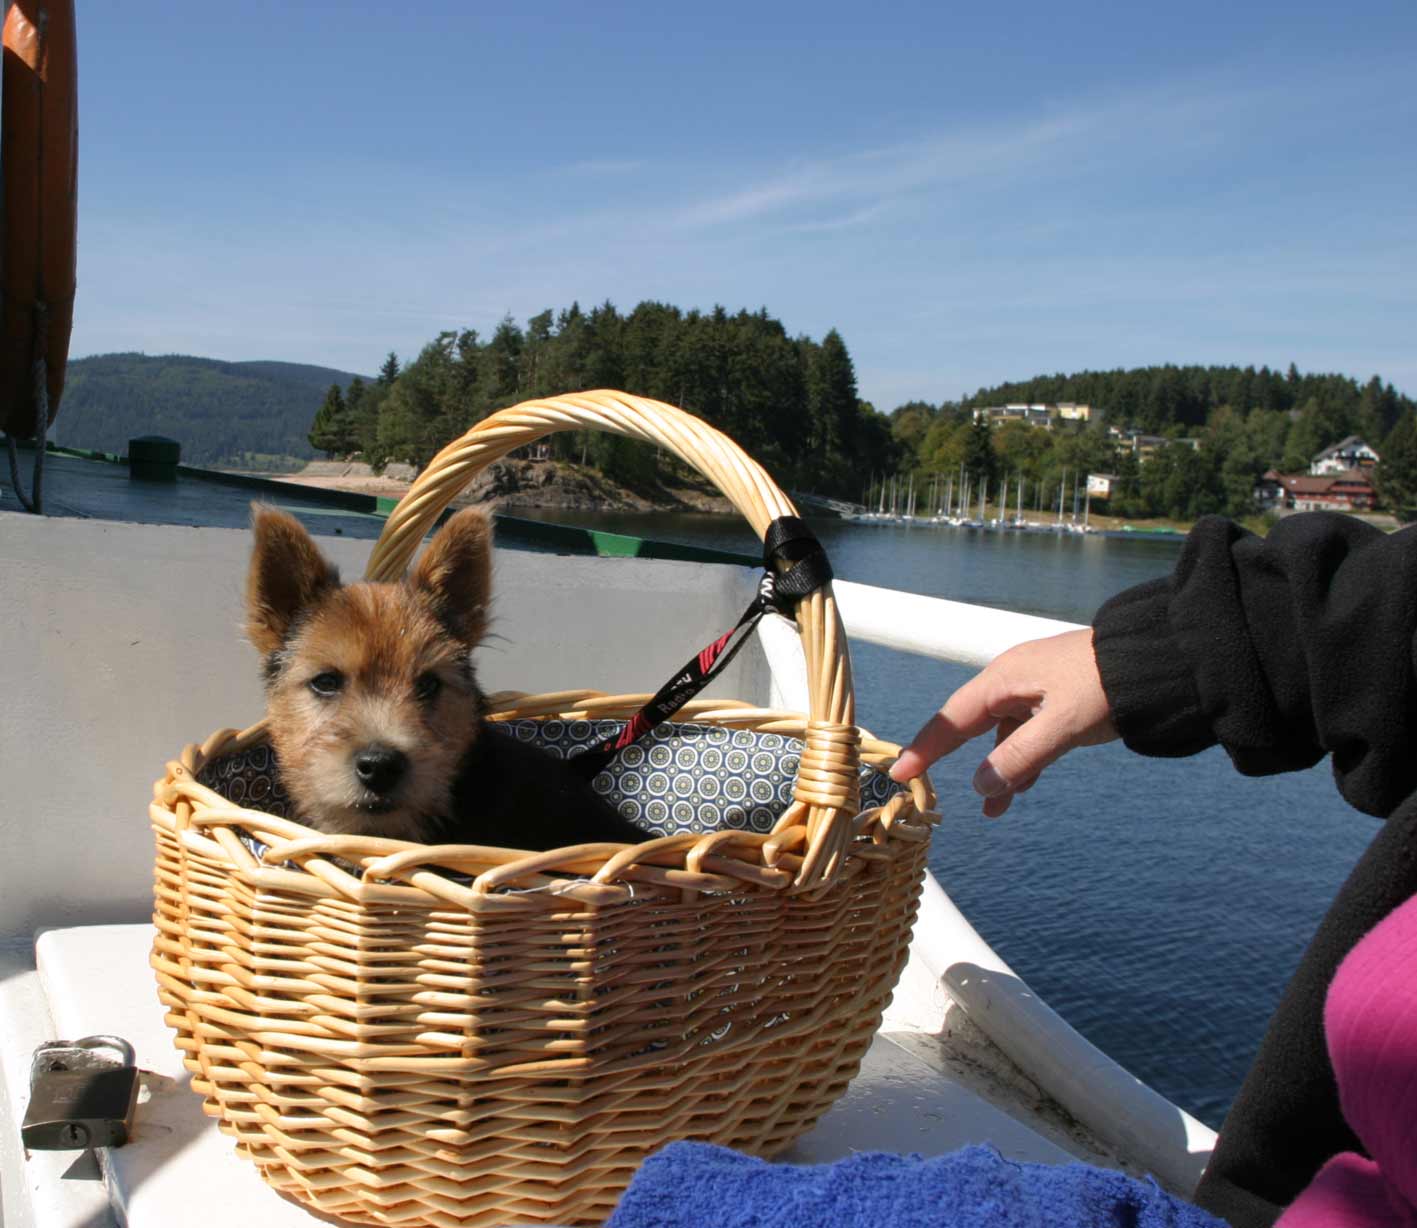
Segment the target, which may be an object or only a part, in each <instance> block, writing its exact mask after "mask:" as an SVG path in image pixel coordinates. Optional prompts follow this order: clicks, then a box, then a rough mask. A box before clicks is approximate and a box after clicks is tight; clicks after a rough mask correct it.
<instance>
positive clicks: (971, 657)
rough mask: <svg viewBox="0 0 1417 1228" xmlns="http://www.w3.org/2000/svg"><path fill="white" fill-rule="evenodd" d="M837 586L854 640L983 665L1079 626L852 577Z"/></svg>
mask: <svg viewBox="0 0 1417 1228" xmlns="http://www.w3.org/2000/svg"><path fill="white" fill-rule="evenodd" d="M832 588H833V590H834V591H835V593H836V603H837V608H838V609H839V610H840V611H841V621H842V622H843V623H844V624H845V625H846V631H847V634H848V635H850V636H852V637H853V638H854V639H858V640H863V641H865V642H866V643H868V644H881V645H883V646H884V647H886V648H898V649H900V650H901V651H902V652H913V653H916V654H918V655H920V656H923V657H933V658H934V659H935V660H937V661H954V662H957V663H958V664H960V665H974V666H979V667H982V666H985V665H987V664H989V662H990V661H992V660H993V659H994V658H995V657H997V656H998V655H999V654H1000V653H1001V652H1004V651H1006V650H1007V649H1009V648H1012V647H1013V646H1014V645H1015V644H1022V643H1023V642H1024V641H1025V640H1036V639H1041V638H1043V637H1044V636H1048V635H1061V634H1062V633H1063V632H1064V631H1076V630H1078V626H1079V624H1077V623H1069V622H1063V621H1062V620H1061V619H1057V618H1041V617H1039V616H1038V615H1036V614H1017V613H1015V612H1014V611H1012V610H996V609H994V608H992V607H991V606H982V605H968V604H966V603H965V602H963V601H946V600H945V599H944V598H942V597H922V596H920V595H919V594H918V593H903V592H900V591H898V590H896V589H889V588H876V587H874V586H872V585H870V584H855V583H852V582H851V581H849V580H837V581H835V582H834V583H833V584H832Z"/></svg>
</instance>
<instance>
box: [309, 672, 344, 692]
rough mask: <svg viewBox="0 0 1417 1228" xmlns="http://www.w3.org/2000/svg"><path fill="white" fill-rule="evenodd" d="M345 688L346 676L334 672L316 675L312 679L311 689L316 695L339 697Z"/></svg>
mask: <svg viewBox="0 0 1417 1228" xmlns="http://www.w3.org/2000/svg"><path fill="white" fill-rule="evenodd" d="M343 686H344V675H343V674H340V673H336V672H335V671H334V670H326V671H325V673H323V674H316V675H315V676H314V677H313V678H311V679H310V689H311V690H312V691H314V692H315V694H316V695H324V696H330V695H338V694H339V693H340V688H341V687H343Z"/></svg>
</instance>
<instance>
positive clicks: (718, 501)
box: [268, 460, 1398, 538]
mask: <svg viewBox="0 0 1417 1228" xmlns="http://www.w3.org/2000/svg"><path fill="white" fill-rule="evenodd" d="M268 476H272V475H268ZM274 476H277V480H278V481H282V482H290V483H292V484H295V485H303V486H316V487H321V488H324V489H328V490H347V491H352V492H355V493H357V494H367V495H383V496H386V497H389V498H395V499H397V498H401V497H402V496H403V495H404V494H405V493H407V491H408V489H409V487H410V486H411V485H412V481H413V477H414V470H413V467H412V466H407V465H397V464H395V465H391V466H389V467H387V468H386V469H385V470H384V472H382V473H375V472H374V470H373V469H372V467H371V466H369V465H367V464H364V463H362V462H357V461H312V462H310V464H309V465H307V466H306V467H305V468H304V469H302V470H301V471H299V472H298V473H288V474H280V475H274ZM484 502H492V503H494V504H495V505H496V506H497V508H498V509H499V510H504V511H507V512H515V511H521V510H537V511H562V512H571V513H575V512H664V513H667V514H670V515H673V514H679V513H686V512H688V513H694V514H709V515H723V516H736V515H737V513H736V512H735V511H734V510H733V507H732V505H731V504H730V503H729V502H728V500H727V499H725V498H724V497H723V496H722V495H720V494H718V493H717V491H715V490H714V489H713V488H712V487H711V486H710V485H709V484H708V483H707V482H706V481H704V480H702V479H699V478H697V475H693V477H692V478H691V479H690V480H689V481H688V482H687V483H686V484H684V485H677V486H675V485H664V486H660V487H659V488H657V489H654V490H648V491H646V490H640V491H634V490H630V489H629V488H627V487H623V486H620V485H618V484H616V483H614V482H612V481H610V480H608V479H606V478H605V477H604V476H603V475H601V474H598V473H596V472H594V471H592V470H588V469H583V468H581V467H580V466H577V465H571V464H562V463H560V462H555V461H545V462H529V461H515V460H502V461H498V462H497V463H496V464H494V465H492V466H490V467H489V468H488V470H487V471H486V472H484V473H483V474H481V475H479V477H478V479H477V480H476V481H475V482H474V483H473V484H472V486H470V487H469V488H468V489H467V490H466V491H464V492H463V494H462V495H460V496H459V497H458V499H457V500H455V506H459V507H461V506H466V505H468V504H473V503H484ZM809 514H810V513H809ZM1010 514H1011V513H1010ZM985 515H986V518H987V519H990V520H992V519H995V518H996V517H998V516H999V515H1000V509H999V507H998V505H997V504H994V503H989V504H987V505H986V508H985ZM1360 518H1361V519H1364V520H1367V521H1369V522H1370V523H1373V524H1376V525H1377V526H1378V527H1379V528H1382V529H1388V530H1391V529H1395V528H1397V527H1398V524H1397V521H1396V520H1395V519H1394V518H1393V517H1391V516H1388V515H1384V514H1375V515H1364V516H1362V517H1360ZM1276 519H1277V517H1276V516H1275V515H1273V514H1270V515H1252V516H1247V517H1243V518H1241V523H1242V524H1243V525H1244V526H1245V527H1246V528H1248V529H1250V530H1251V531H1252V532H1255V533H1259V534H1261V535H1263V534H1264V533H1266V532H1268V531H1269V529H1270V528H1271V527H1272V526H1273V525H1274V523H1275V522H1276ZM1024 520H1025V521H1026V522H1027V523H1029V524H1033V525H1038V526H1042V527H1051V526H1053V525H1055V524H1056V523H1057V513H1056V512H1052V513H1049V512H1044V513H1038V512H1032V511H1030V512H1025V513H1024ZM1071 521H1072V517H1071V515H1067V516H1065V517H1064V522H1065V523H1069V522H1071ZM918 523H920V524H921V526H922V527H925V526H926V524H927V522H926V521H925V520H923V519H922V520H921V521H920V522H918ZM1088 523H1089V524H1090V525H1091V526H1092V527H1093V528H1095V529H1097V530H1099V531H1104V532H1105V531H1116V530H1122V529H1124V528H1128V527H1129V528H1131V529H1134V530H1135V531H1136V535H1137V537H1139V538H1145V537H1148V536H1155V537H1163V536H1165V537H1169V536H1172V535H1182V536H1183V535H1185V534H1186V533H1189V532H1190V530H1191V528H1192V526H1193V525H1194V523H1195V522H1194V521H1186V520H1170V519H1166V518H1156V519H1150V520H1137V519H1128V518H1126V517H1122V516H1109V515H1107V514H1106V513H1105V512H1104V513H1093V514H1091V515H1090V516H1089V517H1088Z"/></svg>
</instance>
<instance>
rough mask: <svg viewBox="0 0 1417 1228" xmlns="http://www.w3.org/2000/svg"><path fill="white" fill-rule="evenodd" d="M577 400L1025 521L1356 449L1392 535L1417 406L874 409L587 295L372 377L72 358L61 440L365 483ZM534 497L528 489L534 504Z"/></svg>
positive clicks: (569, 465) (1212, 489)
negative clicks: (655, 408) (1102, 491)
mask: <svg viewBox="0 0 1417 1228" xmlns="http://www.w3.org/2000/svg"><path fill="white" fill-rule="evenodd" d="M944 343H945V342H943V341H942V344H944ZM577 388H622V389H625V390H626V391H628V392H631V393H635V394H638V395H642V396H647V397H651V398H654V399H657V400H660V401H665V402H668V403H669V404H672V405H679V406H682V407H683V408H684V409H686V410H688V411H689V412H691V413H694V414H696V415H697V416H699V417H701V418H703V419H704V420H706V421H708V422H709V423H711V424H712V425H714V426H716V427H718V428H719V429H720V430H722V431H724V432H725V433H726V434H728V435H729V436H731V437H732V438H733V439H735V440H736V441H737V442H738V444H739V445H740V446H741V447H742V448H743V449H744V451H746V452H747V453H748V454H749V455H751V456H753V457H754V458H755V459H756V460H757V461H759V462H760V463H761V464H762V465H763V466H764V467H765V468H766V469H767V470H768V471H769V472H770V473H772V474H773V476H774V477H775V478H776V479H777V481H778V482H779V483H780V484H781V485H782V486H783V487H784V488H786V489H787V490H790V491H797V492H801V493H804V494H816V495H824V496H831V497H834V498H838V499H844V500H847V501H850V502H852V503H857V504H864V505H866V506H867V507H870V508H873V509H874V508H877V507H879V506H880V502H881V495H880V492H882V490H883V489H889V490H891V491H892V492H894V493H895V494H896V495H903V494H904V493H905V492H908V491H911V490H913V491H914V492H916V494H917V495H918V496H922V497H923V492H926V491H930V492H932V499H931V503H932V505H934V504H938V502H939V498H938V495H939V494H941V493H944V492H947V491H949V490H951V489H952V490H953V492H954V494H955V495H958V493H959V491H960V489H961V485H962V483H963V484H964V485H967V488H968V489H969V490H970V491H981V490H984V491H988V492H989V493H997V492H998V490H999V488H1000V486H1001V485H1002V484H1004V483H1007V484H1008V486H1009V488H1010V489H1011V490H1017V489H1018V487H1019V485H1020V483H1021V484H1022V487H1023V489H1024V498H1023V503H1024V505H1025V507H1035V508H1056V507H1057V505H1058V500H1059V496H1060V493H1061V494H1062V495H1063V497H1064V501H1065V503H1067V504H1068V505H1069V507H1070V506H1071V492H1072V488H1073V486H1074V484H1077V483H1078V480H1079V476H1080V475H1087V474H1100V475H1107V476H1108V478H1109V481H1108V487H1109V496H1110V497H1109V499H1108V500H1107V502H1106V503H1105V504H1103V505H1099V501H1098V500H1097V499H1094V500H1093V503H1092V512H1093V513H1094V514H1095V515H1098V516H1101V515H1103V514H1106V515H1110V516H1111V517H1113V518H1116V519H1118V520H1120V521H1122V522H1123V523H1132V524H1137V525H1151V526H1159V525H1163V524H1172V525H1182V524H1189V523H1192V522H1194V521H1195V520H1196V519H1198V518H1199V517H1201V516H1203V515H1206V514H1209V513H1222V514H1225V515H1228V516H1231V517H1234V518H1236V519H1241V520H1244V519H1246V518H1249V517H1251V516H1253V514H1254V511H1255V499H1254V492H1255V488H1256V484H1257V482H1258V480H1259V479H1260V478H1261V477H1262V475H1263V474H1265V473H1266V472H1267V471H1268V470H1270V469H1275V470H1277V471H1278V472H1280V473H1285V474H1298V473H1303V472H1306V471H1307V470H1308V468H1309V465H1310V463H1311V462H1312V460H1313V458H1314V457H1315V456H1316V455H1318V454H1319V453H1320V452H1322V451H1323V450H1324V449H1325V448H1328V447H1329V446H1330V445H1332V444H1335V443H1338V442H1339V441H1341V440H1344V439H1346V438H1347V437H1348V436H1350V435H1352V436H1359V437H1361V439H1362V440H1364V441H1365V442H1366V443H1368V444H1369V445H1371V446H1372V447H1373V448H1374V449H1375V450H1376V451H1377V453H1378V455H1379V456H1380V458H1381V462H1380V464H1379V465H1378V466H1377V469H1376V471H1375V472H1373V473H1372V477H1373V480H1374V482H1375V484H1376V488H1377V494H1378V496H1379V502H1380V504H1381V505H1382V506H1384V507H1385V508H1386V509H1387V510H1389V511H1391V512H1393V513H1395V514H1396V515H1397V517H1398V519H1399V520H1403V521H1406V520H1410V519H1415V518H1417V402H1414V401H1413V400H1412V399H1411V398H1410V397H1408V396H1406V395H1405V394H1402V393H1399V392H1398V391H1397V390H1396V389H1394V387H1393V386H1392V384H1391V383H1387V382H1384V380H1383V379H1382V378H1380V377H1379V376H1377V375H1374V376H1372V377H1371V378H1369V379H1368V380H1367V382H1366V383H1360V382H1359V381H1358V380H1356V379H1354V378H1351V377H1349V376H1346V375H1341V374H1332V373H1330V374H1316V373H1301V372H1300V371H1299V370H1298V369H1297V368H1296V367H1295V366H1294V365H1293V364H1290V366H1289V368H1288V370H1287V371H1286V372H1281V371H1279V370H1277V369H1271V368H1269V367H1267V366H1262V367H1260V368H1258V369H1256V368H1254V367H1252V366H1251V367H1238V366H1228V367H1223V366H1176V365H1164V366H1151V367H1138V368H1134V369H1131V370H1112V371H1081V372H1075V373H1073V374H1067V375H1065V374H1056V375H1045V376H1037V377H1035V378H1033V379H1030V380H1024V381H1019V382H1012V383H1003V384H998V385H995V386H993V387H988V388H981V389H979V390H978V391H977V392H976V393H974V394H973V395H972V396H967V397H963V398H961V399H959V400H944V401H939V402H931V401H925V400H913V401H907V402H906V403H904V404H902V405H898V406H896V407H895V408H894V409H892V410H890V411H889V412H881V410H880V409H878V407H876V406H874V405H872V404H871V403H870V402H868V401H866V400H864V399H863V398H862V397H861V396H860V395H859V393H858V389H857V384H856V374H855V367H854V363H853V361H852V356H851V354H850V352H849V350H848V349H847V345H846V342H845V340H844V339H843V338H842V337H841V335H840V334H839V333H838V332H836V331H835V330H831V331H829V332H827V333H826V335H825V336H823V337H822V338H821V339H820V340H817V339H814V338H812V337H808V336H804V335H791V334H789V333H788V331H787V329H786V327H785V326H784V325H783V323H782V321H780V320H778V319H776V318H774V317H773V316H771V315H769V314H768V312H767V310H766V309H760V310H757V311H752V312H750V311H739V312H737V313H736V314H730V313H729V312H728V311H726V310H725V309H724V308H722V307H716V308H714V309H713V310H712V311H709V312H701V311H697V310H693V311H684V310H681V309H680V308H678V307H674V306H671V305H669V304H665V303H657V302H643V303H640V304H639V305H638V306H636V307H635V308H633V309H632V310H631V311H629V312H628V313H622V312H620V311H619V310H617V309H616V308H615V306H614V305H613V304H611V303H608V302H607V303H603V304H601V305H600V306H598V307H593V308H591V309H590V310H582V308H581V307H580V306H579V305H578V304H575V303H573V304H571V306H570V307H567V308H565V309H563V310H561V311H559V312H558V311H551V310H547V311H543V312H541V313H540V314H539V315H535V316H532V317H531V318H530V319H529V320H527V321H526V322H525V323H524V324H522V323H518V322H517V321H515V320H513V319H512V318H511V317H507V318H505V319H503V320H502V321H501V323H500V324H498V325H497V327H496V329H495V330H493V332H492V333H491V335H490V336H487V337H483V336H481V335H479V334H478V333H477V331H476V330H473V329H461V330H447V331H444V332H441V333H439V334H438V335H437V336H436V337H435V338H433V340H431V341H429V342H428V343H427V344H426V345H424V346H423V347H422V349H421V350H420V351H419V353H418V354H417V355H416V356H415V357H414V358H413V359H412V360H411V361H401V360H400V359H399V358H398V356H397V355H395V354H393V353H390V354H389V356H388V358H387V360H386V361H385V362H384V364H383V367H382V368H381V369H380V371H379V372H378V374H377V375H375V376H369V377H364V376H360V375H354V374H350V373H346V372H341V371H336V370H333V369H331V368H326V367H314V366H308V365H302V364H293V363H280V362H266V361H261V362H241V363H229V362H221V361H217V360H214V359H203V358H190V357H183V356H174V355H168V356H165V357H162V356H160V357H148V356H146V355H140V354H115V355H100V356H94V357H89V358H83V359H77V360H75V361H73V362H71V363H70V372H69V383H68V388H67V391H66V394H65V403H64V412H63V415H62V416H61V418H60V420H59V423H58V424H57V432H56V438H57V439H62V440H63V441H64V442H66V443H70V444H74V445H77V446H83V447H89V448H95V449H98V450H101V451H112V452H121V451H122V450H123V449H124V447H125V445H126V442H127V440H128V439H130V438H132V437H133V436H135V435H141V434H153V433H156V434H163V435H168V436H171V437H172V438H174V439H177V440H179V441H180V442H181V444H182V450H183V456H184V457H185V458H186V459H187V460H188V461H189V463H192V464H198V465H206V466H221V467H227V468H231V469H238V470H253V471H258V472H262V473H265V474H267V475H275V474H278V473H282V472H290V471H291V470H299V469H300V468H301V466H302V465H304V464H305V463H306V462H308V461H309V460H311V459H312V458H313V457H314V456H315V455H316V454H317V453H323V454H325V455H326V456H329V457H338V458H343V459H344V460H348V461H354V462H364V463H367V464H368V465H369V466H370V474H369V475H368V476H370V477H373V476H374V475H376V474H379V473H389V472H392V471H393V469H394V468H396V467H397V466H399V465H411V466H413V467H415V468H417V467H419V466H422V465H424V464H426V463H427V462H428V460H429V459H430V458H431V457H432V456H433V454H434V453H435V452H437V451H438V450H439V449H440V448H442V447H443V446H444V445H445V444H446V443H448V442H449V441H450V440H452V439H455V438H456V437H458V436H459V435H461V434H462V433H463V432H464V431H465V430H466V429H467V428H468V427H469V426H470V425H472V424H473V423H476V422H478V421H481V420H482V419H483V418H485V417H486V416H487V415H488V414H490V413H493V412H494V411H496V410H498V409H501V408H504V407H506V406H509V405H513V404H516V403H518V402H520V401H525V400H528V399H534V398H537V397H545V396H553V395H557V394H559V393H563V392H565V391H567V390H570V389H577ZM322 398H323V400H322ZM1070 403H1071V404H1070ZM1047 406H1054V407H1057V408H1058V409H1059V410H1060V411H1061V409H1062V408H1063V407H1065V406H1068V407H1070V412H1069V414H1067V415H1064V414H1062V413H1061V412H1060V413H1059V414H1057V415H1053V414H1051V413H1049V412H1046V409H1045V408H1044V407H1047ZM996 407H1014V408H1015V410H1016V411H1017V412H1014V413H1012V414H1009V413H1007V412H1004V413H999V414H996V415H993V416H994V417H997V418H998V419H1000V421H998V422H997V424H995V425H991V424H990V423H989V422H988V421H984V420H983V419H987V418H989V417H990V416H991V415H987V414H983V413H981V414H980V415H979V419H980V420H976V415H975V411H976V410H985V409H994V408H996ZM1025 407H1032V409H1033V410H1034V411H1035V412H1033V413H1029V412H1028V411H1027V409H1026V408H1025ZM1083 411H1086V412H1085V413H1084V412H1083ZM1005 419H1012V420H1005ZM1040 423H1041V424H1040ZM519 456H521V457H524V458H525V459H526V460H527V461H535V462H537V463H541V462H545V461H549V462H554V464H555V466H556V469H555V470H554V476H553V477H552V478H549V479H548V478H546V477H545V475H544V474H541V473H538V474H537V475H535V478H534V480H533V478H532V477H531V476H530V475H524V474H520V473H514V472H512V473H508V474H504V475H503V477H504V484H505V486H506V489H504V490H501V491H500V492H498V493H499V494H500V495H501V496H503V497H504V498H505V499H507V500H509V501H510V502H508V506H517V505H523V506H526V505H529V503H528V501H529V500H530V499H531V498H533V497H537V498H540V499H542V500H543V501H546V502H545V503H544V504H543V505H549V506H553V507H556V506H560V507H577V506H579V507H583V508H589V507H601V508H606V509H609V510H614V509H616V508H621V509H635V510H644V509H648V508H654V507H666V508H669V509H676V510H693V509H696V508H698V507H700V506H701V504H702V502H703V500H704V498H706V497H710V496H706V495H705V493H704V492H702V491H700V490H696V489H695V478H694V475H693V474H692V473H691V472H690V471H689V470H687V469H686V468H684V467H683V466H682V465H680V464H679V463H678V462H677V461H676V460H674V459H673V458H672V457H671V456H669V455H668V454H666V453H662V452H659V451H657V450H656V449H654V448H653V447H652V446H650V445H647V444H642V443H639V442H636V441H632V440H628V439H624V438H622V437H619V436H613V435H605V434H600V433H596V432H588V431H580V432H570V433H558V434H555V435H551V436H549V437H547V439H546V440H545V441H543V442H542V443H541V444H538V445H537V446H536V448H535V449H534V450H533V449H527V450H524V451H523V452H521V453H519ZM306 472H307V474H309V476H311V477H314V476H319V475H317V474H315V473H313V472H311V471H306ZM325 476H326V477H328V476H330V475H328V474H326V475H325ZM951 482H953V486H952V487H951ZM538 485H539V486H540V489H539V490H538V491H537V492H536V493H535V494H534V495H533V494H532V493H530V492H529V491H528V489H527V487H528V486H538ZM973 501H974V497H972V498H971V502H973ZM902 502H904V500H902ZM917 510H918V509H917ZM1079 510H1081V509H1079Z"/></svg>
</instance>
